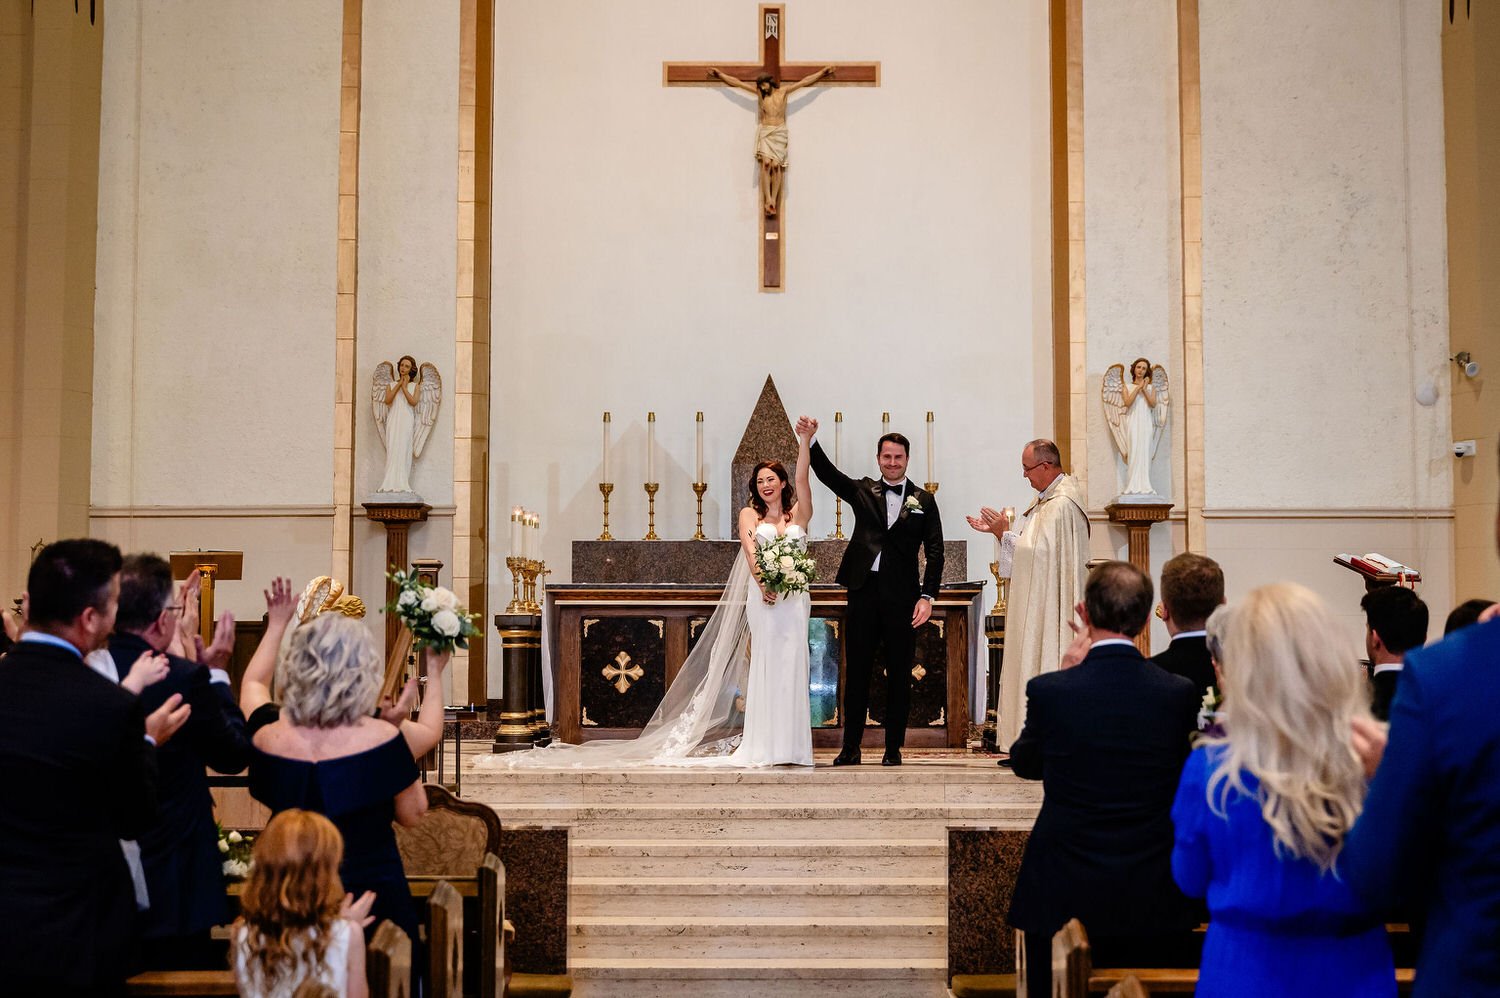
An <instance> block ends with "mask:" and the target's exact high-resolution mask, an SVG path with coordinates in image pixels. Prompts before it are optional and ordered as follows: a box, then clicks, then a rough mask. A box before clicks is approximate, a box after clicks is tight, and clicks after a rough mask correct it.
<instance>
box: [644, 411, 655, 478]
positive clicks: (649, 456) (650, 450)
mask: <svg viewBox="0 0 1500 998" xmlns="http://www.w3.org/2000/svg"><path fill="white" fill-rule="evenodd" d="M646 481H648V482H654V481H656V413H654V412H648V413H646Z"/></svg>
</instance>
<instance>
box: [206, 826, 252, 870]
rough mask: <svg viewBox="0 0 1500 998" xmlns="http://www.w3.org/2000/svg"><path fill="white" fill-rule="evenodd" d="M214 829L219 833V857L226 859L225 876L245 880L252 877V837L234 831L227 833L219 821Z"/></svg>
mask: <svg viewBox="0 0 1500 998" xmlns="http://www.w3.org/2000/svg"><path fill="white" fill-rule="evenodd" d="M214 828H216V829H218V832H219V855H221V856H223V857H224V876H226V877H231V878H233V879H235V880H244V879H245V878H246V877H248V876H250V847H251V845H252V843H253V838H252V836H249V835H244V834H242V833H240V832H237V831H234V830H232V829H231V830H230V831H225V830H224V826H223V825H221V824H219V823H218V822H217V821H216V822H214Z"/></svg>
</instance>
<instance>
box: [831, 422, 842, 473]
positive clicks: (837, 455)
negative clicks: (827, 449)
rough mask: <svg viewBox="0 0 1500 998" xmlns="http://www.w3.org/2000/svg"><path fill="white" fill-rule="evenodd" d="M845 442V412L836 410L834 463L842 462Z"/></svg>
mask: <svg viewBox="0 0 1500 998" xmlns="http://www.w3.org/2000/svg"><path fill="white" fill-rule="evenodd" d="M843 443H844V414H843V413H842V412H836V413H834V414H833V463H834V464H835V465H839V464H842V463H843V461H842V460H841V456H842V452H843V449H844V448H843Z"/></svg>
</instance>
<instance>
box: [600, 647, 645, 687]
mask: <svg viewBox="0 0 1500 998" xmlns="http://www.w3.org/2000/svg"><path fill="white" fill-rule="evenodd" d="M602 671H603V672H604V678H605V679H607V680H609V681H610V682H612V683H614V684H615V689H617V690H619V691H620V692H621V693H628V692H630V681H631V680H632V679H636V680H639V679H640V678H641V677H642V676H644V675H645V674H646V670H644V669H642V668H641V667H640V666H638V665H631V664H630V656H629V655H627V654H626V653H625V652H623V651H622V652H620V654H618V655H616V656H615V664H614V665H606V666H605V667H604V669H603V670H602Z"/></svg>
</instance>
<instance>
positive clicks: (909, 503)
mask: <svg viewBox="0 0 1500 998" xmlns="http://www.w3.org/2000/svg"><path fill="white" fill-rule="evenodd" d="M901 505H902V507H903V508H905V509H906V511H907V512H908V513H920V512H922V503H921V502H920V501H919V500H918V499H917V497H916V496H907V497H906V502H904V503H902V504H901Z"/></svg>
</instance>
